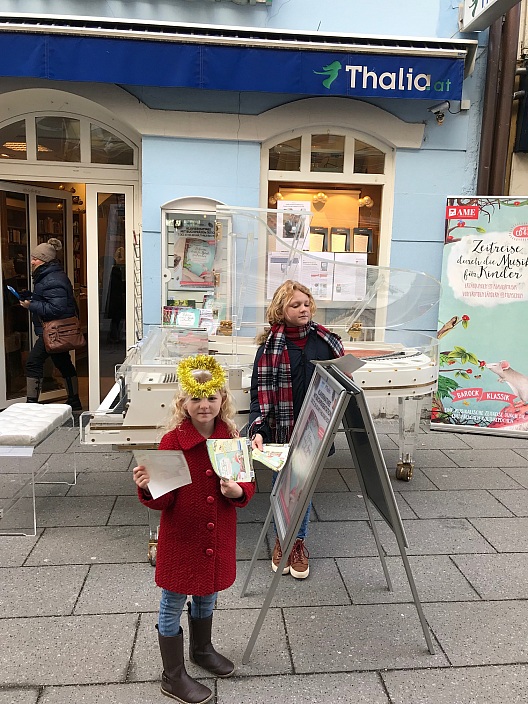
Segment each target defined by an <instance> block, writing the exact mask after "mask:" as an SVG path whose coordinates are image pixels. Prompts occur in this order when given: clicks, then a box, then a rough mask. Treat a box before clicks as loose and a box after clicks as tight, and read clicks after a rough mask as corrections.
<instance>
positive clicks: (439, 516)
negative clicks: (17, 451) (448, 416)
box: [0, 421, 528, 704]
mask: <svg viewBox="0 0 528 704" xmlns="http://www.w3.org/2000/svg"><path fill="white" fill-rule="evenodd" d="M376 428H377V430H378V433H379V438H380V443H381V446H382V448H383V451H384V455H385V460H386V463H387V466H388V468H389V473H390V474H391V476H393V475H394V468H395V465H396V460H397V435H396V433H397V425H396V423H395V422H392V421H384V422H381V421H376ZM72 438H74V439H73V440H72ZM337 447H338V450H337V452H336V454H335V455H333V456H332V457H331V458H329V460H328V464H327V469H326V470H325V472H324V474H323V477H322V480H321V482H320V484H319V487H318V491H317V493H316V494H315V495H314V501H313V504H314V511H313V513H312V522H311V529H310V535H309V538H308V540H307V546H308V548H309V550H310V553H311V559H310V570H311V574H310V577H309V578H308V579H307V580H305V581H297V580H294V579H293V578H292V577H290V576H284V577H283V578H282V579H281V583H280V586H279V589H278V590H277V593H276V595H275V598H274V600H273V602H272V606H271V608H270V610H269V612H268V615H267V618H266V620H265V622H264V625H263V627H262V630H261V632H260V635H259V638H258V640H257V642H256V645H255V648H254V650H253V653H252V656H251V660H250V662H249V663H248V664H247V665H242V664H241V659H242V654H243V652H244V650H245V648H246V646H247V643H248V640H249V637H250V634H251V632H252V629H253V626H254V624H255V621H256V619H257V616H258V609H259V608H260V606H261V604H262V602H263V600H264V597H265V595H266V592H267V589H268V587H269V585H270V582H271V570H270V549H269V545H268V546H266V549H265V550H263V551H262V554H261V555H260V556H259V557H260V559H259V562H258V564H257V567H256V568H255V570H254V573H253V576H252V580H251V582H250V585H249V593H248V596H247V597H245V598H243V599H240V589H241V585H242V583H243V580H244V577H245V575H246V573H247V572H246V570H247V568H248V565H249V560H250V558H251V556H252V554H253V549H254V546H255V545H256V543H257V539H258V536H259V533H260V530H261V527H262V524H263V522H264V519H265V517H266V514H267V511H268V508H269V488H270V484H271V478H270V474H271V472H268V471H265V470H262V471H259V472H258V475H257V476H258V490H259V491H258V493H257V494H256V495H255V498H254V499H253V501H252V502H251V503H250V505H249V506H248V507H247V508H246V509H243V510H241V511H240V512H239V538H238V557H239V563H238V579H237V583H236V584H235V585H234V586H233V587H232V588H231V589H229V590H228V591H227V592H222V593H221V594H220V597H219V600H218V606H217V611H216V613H215V617H214V633H215V635H216V640H215V643H216V645H217V646H218V648H219V650H221V651H222V652H224V653H225V654H226V655H227V656H229V657H230V658H231V659H233V660H234V661H235V663H236V664H237V666H238V668H237V676H236V677H233V678H231V679H227V680H221V679H218V680H215V679H214V678H211V677H207V674H206V673H205V672H204V671H203V670H201V669H200V668H198V667H196V666H193V665H191V664H189V666H188V671H189V673H190V674H191V675H193V676H195V677H200V678H203V681H204V682H205V683H206V684H207V685H208V686H209V687H211V688H212V689H213V690H214V692H215V694H216V699H213V702H214V701H216V702H217V704H283V702H295V703H298V704H301V703H303V704H304V703H310V702H317V703H318V704H323V703H325V704H329V703H331V704H334V703H339V704H341V703H343V704H344V703H347V704H348V703H351V702H354V704H356V703H358V704H360V703H361V704H470V703H471V704H473V703H474V702H479V704H484V703H488V702H489V704H517V703H520V702H528V438H527V439H521V438H519V439H512V438H500V437H494V436H478V435H467V434H459V435H457V434H452V433H441V432H435V433H431V432H429V431H426V429H425V428H424V429H423V432H422V433H421V434H420V438H419V444H418V449H417V451H416V455H415V460H416V468H415V472H414V476H413V478H412V480H411V481H410V482H401V481H397V480H393V485H394V489H395V491H396V498H397V502H398V506H399V508H400V512H401V515H402V518H403V519H404V526H405V530H406V534H407V538H408V542H409V545H410V547H409V550H408V554H409V555H410V556H411V557H410V562H411V567H412V570H413V575H414V579H415V581H416V585H417V589H418V593H419V595H420V599H421V601H422V604H423V609H424V612H425V616H426V618H427V621H428V623H429V625H430V628H431V632H432V638H433V642H434V645H435V649H436V654H435V655H433V656H432V655H430V654H429V652H428V650H427V646H426V643H425V639H424V636H423V633H422V629H421V626H420V622H419V619H418V615H417V613H416V609H415V606H414V604H413V602H412V598H411V594H410V590H409V587H408V583H407V580H406V577H405V571H404V569H403V565H402V561H401V558H400V557H399V552H398V548H397V545H396V541H395V539H394V537H393V535H392V533H391V531H390V530H389V529H388V527H387V526H386V525H385V523H384V522H382V521H381V522H380V524H379V533H380V538H381V541H382V544H383V548H384V550H385V551H386V554H387V556H388V557H387V564H388V568H389V571H390V575H391V578H392V581H393V587H394V592H393V593H389V592H387V589H386V586H385V581H384V576H383V571H382V568H381V562H380V560H379V556H378V554H377V551H376V545H375V542H374V539H373V535H372V532H371V530H370V528H369V526H368V523H367V521H366V511H365V507H364V503H363V499H362V498H361V496H360V495H359V485H358V482H357V479H356V475H355V472H354V470H353V469H352V468H351V467H350V464H351V462H350V456H349V453H348V451H347V450H345V449H344V437H343V436H340V437H338V442H337ZM74 453H77V469H78V471H79V477H78V482H77V485H76V486H73V487H71V488H69V489H67V487H65V486H61V485H47V486H40V487H39V488H38V493H39V497H40V498H39V499H38V506H37V514H38V519H39V526H40V528H39V531H38V533H39V534H38V536H37V537H35V538H25V537H6V536H0V607H1V608H0V644H1V646H2V647H1V649H0V704H79V703H81V702H82V704H103V702H104V704H151V703H162V702H168V701H170V699H168V698H167V697H164V696H163V695H162V694H161V693H160V691H159V678H160V672H161V661H160V655H159V651H158V647H157V636H156V631H155V629H154V624H155V623H156V615H157V610H158V600H159V590H158V589H157V588H156V587H155V585H154V579H153V578H154V575H153V568H152V567H151V566H150V564H149V563H148V562H147V546H148V536H149V532H148V516H147V512H146V509H145V508H144V507H143V506H142V505H141V504H140V503H139V501H138V500H137V498H136V494H135V485H134V484H133V482H132V477H131V474H130V472H129V469H130V467H131V466H133V462H132V455H131V453H128V452H108V451H107V449H105V448H101V447H99V448H96V447H85V446H80V445H79V442H78V435H77V434H76V433H75V434H71V431H68V430H66V429H64V428H60V429H59V430H57V431H55V432H54V433H53V435H52V436H50V438H48V439H47V440H46V441H45V442H44V443H43V444H42V445H40V446H39V447H38V448H37V449H36V451H35V454H34V460H33V461H34V462H35V466H40V465H41V464H42V463H44V462H45V461H49V463H50V470H49V471H50V473H52V474H54V473H60V472H61V470H65V469H66V468H67V467H68V466H69V465H70V464H71V462H72V461H73V457H74ZM0 460H1V463H0V505H1V503H2V501H1V500H2V498H5V497H8V496H9V492H10V491H12V490H13V488H12V487H13V484H14V481H13V480H14V479H16V478H15V477H14V476H13V475H11V476H10V475H9V463H8V461H7V460H6V458H0ZM0 525H1V524H0ZM269 542H271V540H270V541H269ZM185 626H186V624H184V628H185Z"/></svg>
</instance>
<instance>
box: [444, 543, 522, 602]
mask: <svg viewBox="0 0 528 704" xmlns="http://www.w3.org/2000/svg"><path fill="white" fill-rule="evenodd" d="M451 559H452V560H453V562H454V563H455V564H456V565H457V567H458V568H459V570H460V571H461V572H462V574H463V575H464V576H465V577H466V579H467V580H468V582H470V584H472V585H473V587H474V588H475V589H476V591H477V592H478V594H479V595H480V597H481V598H482V599H486V600H493V599H496V600H504V599H528V580H527V579H526V575H527V574H528V553H513V554H509V553H507V554H504V555H453V556H452V558H451Z"/></svg>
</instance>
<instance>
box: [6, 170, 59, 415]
mask: <svg viewBox="0 0 528 704" xmlns="http://www.w3.org/2000/svg"><path fill="white" fill-rule="evenodd" d="M71 224H72V201H71V194H70V193H65V192H64V191H61V190H59V189H57V190H55V189H50V188H36V187H34V186H30V185H24V184H17V183H9V182H6V181H0V259H1V264H2V280H1V283H2V286H1V294H0V295H1V302H2V306H1V319H0V343H2V348H3V350H4V353H3V355H0V374H1V376H0V407H1V408H5V407H6V406H7V405H9V404H10V403H13V402H15V401H23V400H25V397H26V372H25V365H26V359H27V356H28V353H29V350H30V349H31V347H32V345H33V343H34V341H35V336H34V331H33V326H32V325H31V319H30V315H29V313H28V312H27V311H26V310H24V309H23V308H22V307H21V306H20V305H19V303H18V299H17V297H16V294H15V293H13V292H12V290H11V289H13V290H14V291H15V292H16V293H19V294H23V293H24V292H25V291H27V290H31V287H32V281H31V270H30V252H31V249H32V248H33V247H34V246H35V245H37V244H40V243H42V242H47V241H49V240H50V239H51V238H55V239H56V240H58V241H59V242H60V251H59V252H58V259H59V261H60V262H61V263H62V265H63V266H64V268H65V270H66V271H67V273H68V275H69V276H70V277H71V273H72V267H73V258H72V246H71V243H72V227H71ZM64 395H65V391H64V387H63V384H62V379H61V377H60V374H58V372H57V370H56V369H55V367H54V366H53V364H52V363H51V361H50V360H48V361H47V362H46V365H45V367H44V379H43V389H42V394H41V397H40V398H41V400H42V401H46V400H52V399H55V398H63V397H64Z"/></svg>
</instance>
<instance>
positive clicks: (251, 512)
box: [237, 493, 270, 526]
mask: <svg viewBox="0 0 528 704" xmlns="http://www.w3.org/2000/svg"><path fill="white" fill-rule="evenodd" d="M269 510H270V496H269V494H267V493H259V494H254V495H253V498H252V499H251V501H250V502H249V504H248V505H247V506H244V508H238V509H237V521H238V523H239V524H240V523H260V525H261V526H262V524H263V523H264V521H265V520H266V517H267V515H268V512H269Z"/></svg>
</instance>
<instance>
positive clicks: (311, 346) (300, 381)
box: [249, 330, 334, 443]
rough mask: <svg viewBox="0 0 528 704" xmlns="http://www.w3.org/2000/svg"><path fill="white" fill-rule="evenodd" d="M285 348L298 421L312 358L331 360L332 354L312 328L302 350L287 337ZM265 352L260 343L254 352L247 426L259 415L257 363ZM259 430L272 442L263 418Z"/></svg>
mask: <svg viewBox="0 0 528 704" xmlns="http://www.w3.org/2000/svg"><path fill="white" fill-rule="evenodd" d="M286 347H287V348H288V354H289V356H290V371H291V380H292V394H293V417H294V419H295V420H297V418H298V416H299V413H300V410H301V407H302V404H303V401H304V397H305V396H306V392H307V390H308V386H309V384H310V381H311V379H312V376H313V373H314V370H315V365H313V364H312V363H311V362H310V360H311V359H333V357H334V353H333V352H332V350H331V348H330V347H329V345H328V343H327V342H325V340H323V338H322V337H320V336H319V335H318V334H317V333H316V332H315V330H311V331H310V333H309V334H308V339H307V341H306V345H305V347H304V349H301V348H300V347H298V346H297V345H296V344H295V343H294V342H292V341H291V340H288V338H286ZM263 352H264V344H262V345H261V346H260V347H259V348H258V350H257V354H256V355H255V362H254V364H253V373H252V375H251V406H250V410H249V427H251V424H252V423H253V422H254V421H255V420H256V419H257V418H258V417H259V416H260V405H259V400H258V363H259V360H260V358H261V357H262V353H263ZM258 432H259V433H260V434H261V435H262V439H263V441H264V442H265V443H267V442H274V438H273V436H272V432H271V429H270V427H269V425H268V423H267V422H266V421H265V422H264V423H263V424H262V425H260V427H259V428H258Z"/></svg>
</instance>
